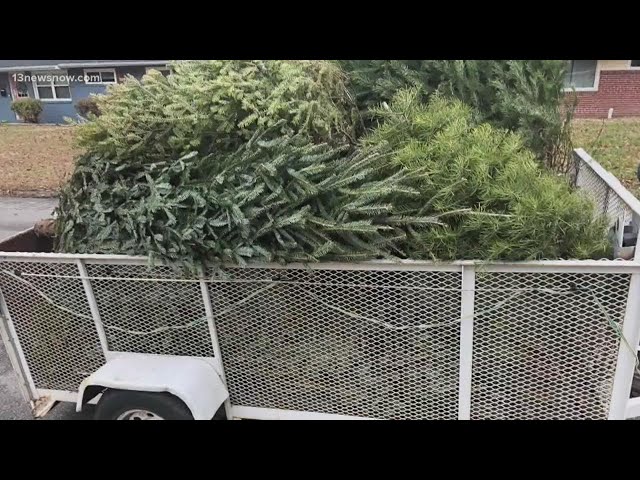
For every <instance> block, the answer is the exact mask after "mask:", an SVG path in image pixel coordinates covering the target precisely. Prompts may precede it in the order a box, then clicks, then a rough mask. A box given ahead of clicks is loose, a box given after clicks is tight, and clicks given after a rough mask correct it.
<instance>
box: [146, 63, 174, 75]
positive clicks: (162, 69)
mask: <svg viewBox="0 0 640 480" xmlns="http://www.w3.org/2000/svg"><path fill="white" fill-rule="evenodd" d="M151 70H158V71H159V72H160V73H161V74H162V75H164V76H165V77H167V76H169V75H171V69H170V68H169V67H167V66H166V65H162V66H158V67H147V73H149V72H150V71H151Z"/></svg>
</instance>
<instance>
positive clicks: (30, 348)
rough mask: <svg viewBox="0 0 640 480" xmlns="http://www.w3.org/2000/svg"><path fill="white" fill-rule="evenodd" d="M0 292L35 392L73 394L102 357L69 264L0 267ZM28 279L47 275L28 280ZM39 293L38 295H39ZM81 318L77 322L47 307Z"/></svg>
mask: <svg viewBox="0 0 640 480" xmlns="http://www.w3.org/2000/svg"><path fill="white" fill-rule="evenodd" d="M0 271H1V272H10V273H11V274H13V275H17V276H18V277H19V278H20V279H21V280H19V279H16V278H15V277H13V276H11V275H9V274H7V273H0V289H1V290H2V294H3V295H4V297H5V301H6V303H7V305H8V307H9V312H10V315H11V319H12V321H13V324H14V326H15V329H16V333H17V335H18V339H19V341H20V344H21V346H22V349H23V351H24V355H25V358H26V360H27V364H28V366H29V369H30V370H31V375H32V377H33V381H34V383H35V386H36V387H37V388H43V389H54V390H71V391H75V390H77V389H78V386H79V385H80V382H81V381H82V380H83V379H84V378H85V377H86V376H87V375H89V374H91V373H93V372H94V371H95V370H96V369H98V368H100V367H101V366H102V365H103V364H104V356H103V354H102V348H101V346H100V340H99V338H98V334H97V332H96V329H95V326H94V322H93V320H92V319H91V311H90V310H89V304H88V303H87V300H86V297H85V293H84V289H83V286H82V281H81V280H80V279H78V278H56V277H55V276H58V275H62V276H74V277H78V268H77V267H76V265H75V264H55V263H12V262H0ZM30 274H36V275H47V277H33V276H29V275H30ZM39 292H40V293H39ZM41 293H42V294H44V295H46V296H47V297H48V298H49V299H50V300H52V301H53V303H54V304H56V305H59V306H61V307H63V308H66V309H68V310H71V311H73V312H77V313H80V314H81V315H85V316H87V317H89V318H88V319H87V318H81V317H78V316H75V315H72V314H70V313H68V312H65V311H64V310H62V309H60V308H58V307H56V306H54V305H52V304H51V303H50V302H48V301H47V300H46V299H45V298H44V297H43V296H42V295H41Z"/></svg>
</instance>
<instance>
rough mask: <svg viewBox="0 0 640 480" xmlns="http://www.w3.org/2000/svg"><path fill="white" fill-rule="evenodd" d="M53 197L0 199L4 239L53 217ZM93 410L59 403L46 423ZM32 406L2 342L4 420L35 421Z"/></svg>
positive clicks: (0, 379)
mask: <svg viewBox="0 0 640 480" xmlns="http://www.w3.org/2000/svg"><path fill="white" fill-rule="evenodd" d="M56 203H57V202H56V200H55V199H50V198H14V197H0V239H4V238H6V237H8V236H11V235H13V234H15V233H18V232H21V231H23V230H26V229H27V228H31V227H33V224H34V223H35V222H37V221H38V220H41V219H43V218H49V217H50V216H51V213H52V211H53V209H54V208H55V206H56ZM92 409H93V407H91V406H90V407H89V408H88V409H87V411H86V412H84V411H83V412H82V413H76V412H75V406H74V405H73V404H71V403H58V404H57V405H56V406H55V407H53V409H52V410H51V411H50V412H49V413H48V414H47V415H46V416H45V417H44V420H58V419H60V420H62V419H65V420H80V419H86V418H91V415H92V413H93V411H92ZM31 418H33V417H32V415H31V409H30V408H29V404H28V403H27V402H26V401H25V400H24V399H23V398H22V395H21V394H20V390H18V382H17V378H16V375H15V373H14V372H13V368H12V367H11V363H10V362H9V358H8V357H7V353H6V351H5V349H4V344H3V343H2V341H0V420H19V419H25V420H26V419H31Z"/></svg>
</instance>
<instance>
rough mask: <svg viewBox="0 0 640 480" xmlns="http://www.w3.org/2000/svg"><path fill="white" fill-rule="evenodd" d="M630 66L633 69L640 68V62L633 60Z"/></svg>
mask: <svg viewBox="0 0 640 480" xmlns="http://www.w3.org/2000/svg"><path fill="white" fill-rule="evenodd" d="M629 66H630V67H631V68H640V60H631V63H630V64H629Z"/></svg>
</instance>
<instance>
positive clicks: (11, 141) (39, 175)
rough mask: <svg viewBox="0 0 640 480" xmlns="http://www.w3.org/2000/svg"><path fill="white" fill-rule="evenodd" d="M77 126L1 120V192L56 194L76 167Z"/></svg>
mask: <svg viewBox="0 0 640 480" xmlns="http://www.w3.org/2000/svg"><path fill="white" fill-rule="evenodd" d="M74 131H75V130H74V127H72V126H45V125H2V124H0V195H21V194H22V195H46V194H55V192H56V191H57V190H58V188H59V187H60V185H62V183H63V182H64V180H65V178H66V177H67V176H68V175H69V174H70V173H71V171H72V170H73V158H74V156H75V155H77V154H78V150H77V149H75V148H74V146H73V136H74Z"/></svg>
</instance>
